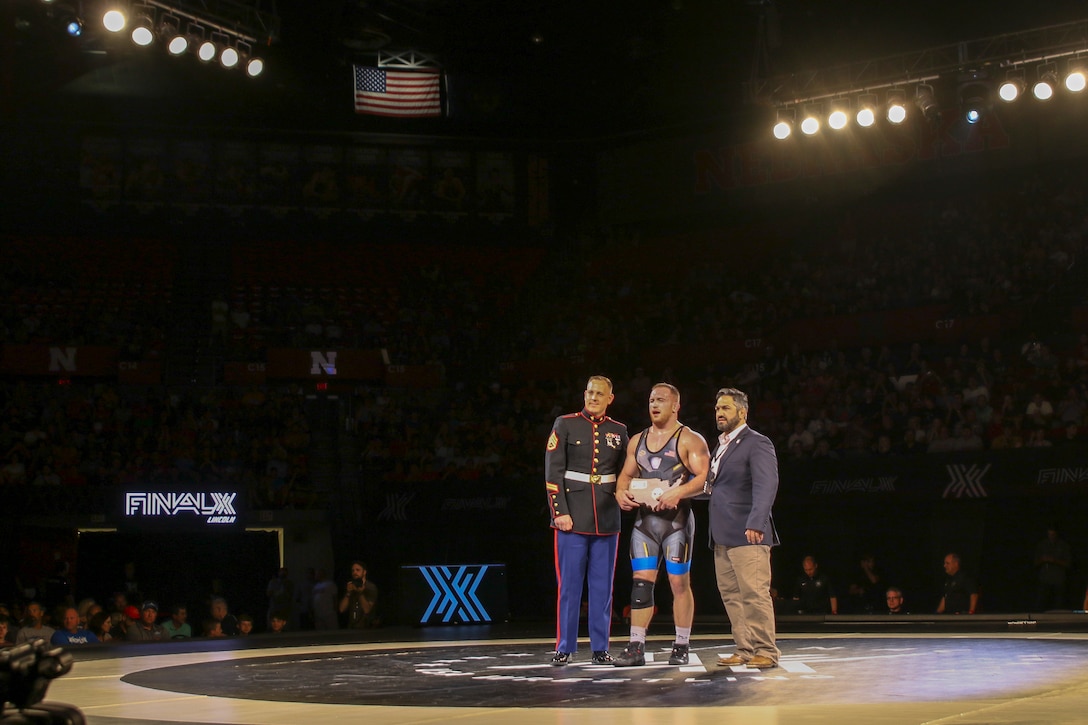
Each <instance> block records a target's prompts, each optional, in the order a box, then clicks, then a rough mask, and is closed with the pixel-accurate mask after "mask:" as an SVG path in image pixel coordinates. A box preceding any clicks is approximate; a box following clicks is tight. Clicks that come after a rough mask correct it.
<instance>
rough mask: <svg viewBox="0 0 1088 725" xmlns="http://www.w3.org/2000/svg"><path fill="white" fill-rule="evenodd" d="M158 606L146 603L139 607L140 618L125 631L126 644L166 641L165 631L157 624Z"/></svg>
mask: <svg viewBox="0 0 1088 725" xmlns="http://www.w3.org/2000/svg"><path fill="white" fill-rule="evenodd" d="M158 618H159V605H158V604H156V603H155V602H152V601H150V600H149V601H146V602H144V603H143V606H142V607H140V618H139V619H138V620H136V621H135V622H133V623H131V624H130V625H129V626H128V629H127V630H126V631H125V641H127V642H148V641H161V640H164V639H168V637H167V635H166V631H165V630H164V629H163V628H162V626H161V625H160V624H159V623H158V621H157V620H158Z"/></svg>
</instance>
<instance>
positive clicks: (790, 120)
mask: <svg viewBox="0 0 1088 725" xmlns="http://www.w3.org/2000/svg"><path fill="white" fill-rule="evenodd" d="M795 120H796V114H795V113H794V111H793V109H792V108H786V109H783V110H780V111H779V112H778V120H777V121H776V122H775V124H774V137H775V138H776V139H778V140H779V141H785V140H786V139H788V138H789V137H790V135H792V134H793V124H794V121H795Z"/></svg>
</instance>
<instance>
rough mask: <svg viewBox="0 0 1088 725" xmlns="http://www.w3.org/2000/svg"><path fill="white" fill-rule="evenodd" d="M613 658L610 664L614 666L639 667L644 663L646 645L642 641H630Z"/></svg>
mask: <svg viewBox="0 0 1088 725" xmlns="http://www.w3.org/2000/svg"><path fill="white" fill-rule="evenodd" d="M614 660H615V661H613V662H612V664H614V665H615V666H616V667H641V666H642V665H644V664H646V645H644V644H643V643H642V642H630V643H628V645H627V646H626V647H624V649H623V652H622V653H621V654H620V656H619V657H616V658H614Z"/></svg>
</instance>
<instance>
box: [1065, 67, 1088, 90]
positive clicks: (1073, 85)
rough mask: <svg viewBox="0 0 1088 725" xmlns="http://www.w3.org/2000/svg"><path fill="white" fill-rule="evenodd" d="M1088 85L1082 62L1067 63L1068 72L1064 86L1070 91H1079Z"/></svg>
mask: <svg viewBox="0 0 1088 725" xmlns="http://www.w3.org/2000/svg"><path fill="white" fill-rule="evenodd" d="M1085 86H1088V78H1086V76H1085V70H1084V64H1083V63H1082V62H1081V61H1079V60H1076V61H1071V62H1070V63H1069V72H1068V73H1067V74H1066V76H1065V88H1066V90H1068V91H1070V92H1072V93H1080V92H1081V91H1083V90H1084V88H1085Z"/></svg>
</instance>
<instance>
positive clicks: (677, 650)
mask: <svg viewBox="0 0 1088 725" xmlns="http://www.w3.org/2000/svg"><path fill="white" fill-rule="evenodd" d="M687 663H688V646H687V645H686V644H674V645H673V646H672V654H671V655H669V664H670V665H686V664H687Z"/></svg>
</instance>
